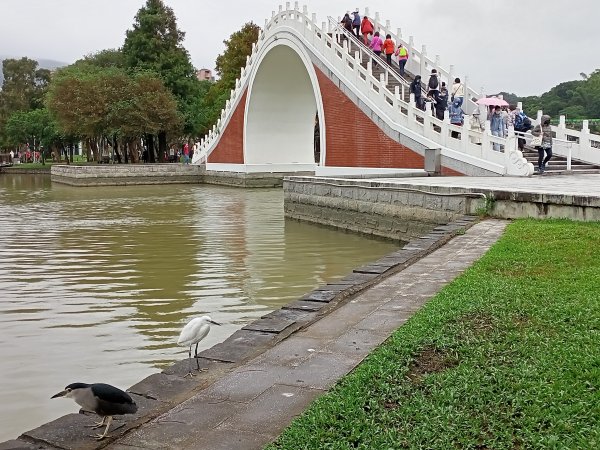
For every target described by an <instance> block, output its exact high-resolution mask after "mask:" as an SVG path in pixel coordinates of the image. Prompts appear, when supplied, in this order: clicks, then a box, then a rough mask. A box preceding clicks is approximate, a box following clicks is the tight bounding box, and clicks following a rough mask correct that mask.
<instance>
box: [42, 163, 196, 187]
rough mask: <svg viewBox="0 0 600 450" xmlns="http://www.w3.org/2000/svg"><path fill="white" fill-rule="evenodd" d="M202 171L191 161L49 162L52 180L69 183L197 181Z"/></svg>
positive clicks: (72, 184)
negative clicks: (163, 162) (104, 163)
mask: <svg viewBox="0 0 600 450" xmlns="http://www.w3.org/2000/svg"><path fill="white" fill-rule="evenodd" d="M204 172H205V170H204V167H203V166H193V165H191V164H186V165H184V164H107V165H101V164H98V165H89V166H67V165H53V166H52V170H51V175H52V181H55V182H57V183H63V184H68V185H71V186H108V185H132V184H174V183H178V184H180V183H200V182H201V177H202V175H203V174H204Z"/></svg>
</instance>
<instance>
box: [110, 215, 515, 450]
mask: <svg viewBox="0 0 600 450" xmlns="http://www.w3.org/2000/svg"><path fill="white" fill-rule="evenodd" d="M506 224H507V222H505V221H499V220H487V221H484V222H481V223H478V224H476V225H474V226H473V227H471V228H469V229H468V230H467V231H466V232H465V234H463V235H459V236H456V237H455V238H454V239H452V240H451V241H450V242H449V243H447V244H446V245H445V246H443V247H442V248H440V249H438V250H436V251H434V252H433V253H431V254H430V255H429V256H426V257H424V258H423V259H421V260H419V261H418V262H416V263H414V264H413V265H411V266H409V267H408V268H406V269H405V270H403V271H401V272H399V273H397V274H395V275H392V276H390V277H388V278H386V279H385V280H383V281H382V282H380V283H379V284H377V285H375V286H374V287H372V288H370V289H368V290H366V291H365V292H363V293H361V294H358V295H356V296H355V297H354V298H352V299H351V300H350V301H349V302H347V303H345V304H343V305H342V306H340V307H339V308H337V309H336V310H334V311H333V312H331V313H329V314H328V315H326V316H324V317H323V318H322V319H320V320H319V321H317V322H315V323H313V324H312V325H310V326H308V327H306V328H305V329H303V330H302V331H299V332H297V333H294V334H292V335H291V336H290V337H289V338H287V339H286V340H285V341H283V342H281V343H280V344H278V345H276V346H275V347H273V348H271V349H269V350H267V351H265V352H264V353H263V354H261V355H260V356H258V357H257V358H255V359H253V360H251V361H249V362H248V363H247V364H245V365H242V366H240V367H238V368H237V369H235V370H233V371H232V372H230V373H229V374H227V375H225V376H224V377H222V378H221V379H219V380H218V381H217V382H215V383H214V384H212V385H210V386H208V387H207V388H206V389H204V390H202V391H201V392H200V393H198V394H197V395H195V396H193V397H191V398H189V399H188V400H187V401H185V402H183V403H181V404H180V405H178V406H176V407H175V408H173V409H171V410H170V411H168V412H167V413H164V414H162V415H160V416H159V417H157V418H156V419H154V420H153V421H151V422H148V423H146V424H144V425H142V426H141V427H140V428H139V429H138V430H136V431H133V432H131V433H129V434H127V435H126V436H124V437H123V438H122V439H120V440H118V441H115V442H113V443H112V444H111V445H109V446H108V447H106V448H110V449H122V450H125V449H130V450H131V449H132V448H144V449H210V450H212V449H224V450H225V449H226V450H237V449H239V450H242V449H243V450H252V449H262V448H263V447H264V446H265V445H266V444H268V443H269V442H271V441H273V440H274V439H275V438H276V437H277V436H278V435H279V434H280V433H281V432H282V431H283V429H284V428H285V427H286V426H287V425H288V424H289V423H290V422H291V421H292V420H293V419H294V418H295V417H296V416H298V415H299V414H301V413H302V412H303V411H304V410H305V409H306V408H307V407H308V406H309V404H310V403H311V402H312V401H313V400H314V399H315V398H316V397H318V396H319V395H321V394H323V393H324V392H325V391H326V390H327V389H329V388H330V387H331V386H333V385H334V384H335V383H336V381H338V380H339V379H340V378H341V377H342V376H344V375H346V374H347V373H348V372H350V371H351V370H352V369H353V368H354V367H356V366H357V365H358V364H359V363H360V362H361V361H362V360H363V359H364V358H365V357H366V356H367V355H368V354H369V353H370V352H371V351H372V350H373V349H374V348H375V347H377V346H378V345H379V344H381V343H382V342H383V341H385V340H386V339H387V338H388V337H389V336H390V335H391V334H392V333H393V331H394V330H396V329H397V328H398V327H399V326H401V325H402V324H403V323H404V322H406V321H407V320H408V319H409V318H410V317H411V316H412V315H413V314H414V313H415V311H417V310H418V309H419V308H420V307H421V306H422V305H423V304H424V303H425V302H426V301H427V300H428V299H430V298H431V297H433V296H434V295H435V294H436V293H437V292H438V291H439V290H440V289H441V288H442V287H443V286H445V285H446V284H448V283H449V282H451V281H452V280H453V279H454V278H456V277H457V276H458V275H460V274H461V273H462V272H463V271H464V270H465V269H467V268H468V267H469V266H471V265H472V264H473V262H475V261H476V260H478V259H479V258H480V257H481V256H482V255H483V254H484V253H485V252H486V251H487V250H488V249H489V247H490V246H491V245H492V244H494V243H495V242H496V241H497V239H498V238H499V237H500V236H501V235H502V233H503V231H504V229H505V227H506ZM200 376H202V375H200Z"/></svg>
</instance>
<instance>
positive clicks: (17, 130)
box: [5, 108, 62, 164]
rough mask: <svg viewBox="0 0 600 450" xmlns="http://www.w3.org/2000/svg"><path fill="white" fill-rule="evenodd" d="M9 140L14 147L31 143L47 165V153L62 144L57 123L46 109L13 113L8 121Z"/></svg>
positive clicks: (7, 133)
mask: <svg viewBox="0 0 600 450" xmlns="http://www.w3.org/2000/svg"><path fill="white" fill-rule="evenodd" d="M5 132H6V136H7V140H8V142H9V143H10V144H12V145H20V144H25V143H29V144H30V146H31V147H32V148H33V149H34V150H36V151H40V153H41V155H42V164H45V157H46V151H48V150H49V149H51V148H52V147H54V146H56V145H57V144H59V143H60V142H61V140H62V139H61V136H60V134H59V133H58V130H57V127H56V123H55V122H54V120H53V119H52V117H51V116H50V113H49V112H48V110H47V109H46V108H42V109H34V110H31V111H17V112H14V113H12V114H11V115H10V116H9V118H8V120H7V121H6V127H5Z"/></svg>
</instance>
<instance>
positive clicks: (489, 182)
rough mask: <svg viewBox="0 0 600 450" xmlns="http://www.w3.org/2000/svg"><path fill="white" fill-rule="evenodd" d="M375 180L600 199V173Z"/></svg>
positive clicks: (376, 179) (377, 180) (400, 183)
mask: <svg viewBox="0 0 600 450" xmlns="http://www.w3.org/2000/svg"><path fill="white" fill-rule="evenodd" d="M356 181H361V182H364V181H374V182H384V183H392V184H396V185H411V186H423V187H425V186H431V187H433V186H441V187H447V188H466V189H481V190H489V189H492V190H508V191H512V192H528V193H539V194H556V195H577V196H583V195H587V196H592V197H600V174H577V175H552V176H541V177H539V176H538V177H530V178H526V177H412V178H372V179H366V178H361V179H356Z"/></svg>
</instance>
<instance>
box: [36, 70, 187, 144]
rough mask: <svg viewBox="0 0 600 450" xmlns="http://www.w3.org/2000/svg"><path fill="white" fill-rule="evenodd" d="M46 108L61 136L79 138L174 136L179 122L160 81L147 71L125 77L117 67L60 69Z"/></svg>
mask: <svg viewBox="0 0 600 450" xmlns="http://www.w3.org/2000/svg"><path fill="white" fill-rule="evenodd" d="M47 104H48V109H49V110H50V112H51V113H52V115H53V117H55V118H56V121H57V123H58V126H59V129H60V130H61V132H63V133H64V134H69V135H74V136H80V137H82V138H95V137H99V136H111V137H115V136H116V137H121V138H134V137H140V136H142V135H144V134H147V133H150V134H155V133H158V132H159V131H162V130H164V131H178V128H179V125H180V122H181V117H180V115H179V113H178V112H177V104H176V101H175V99H174V97H173V95H172V94H171V92H170V91H169V90H168V89H167V88H166V87H165V86H164V85H163V82H162V80H161V79H159V78H158V77H157V76H156V75H154V74H152V73H147V72H138V73H134V74H133V75H130V74H129V73H127V72H126V71H125V70H123V69H119V68H117V67H108V68H104V67H99V66H95V65H91V64H76V65H73V66H69V67H68V68H65V69H62V70H60V71H59V72H58V73H57V75H56V77H55V78H54V79H53V81H52V84H51V86H50V90H49V92H48V97H47Z"/></svg>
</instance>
